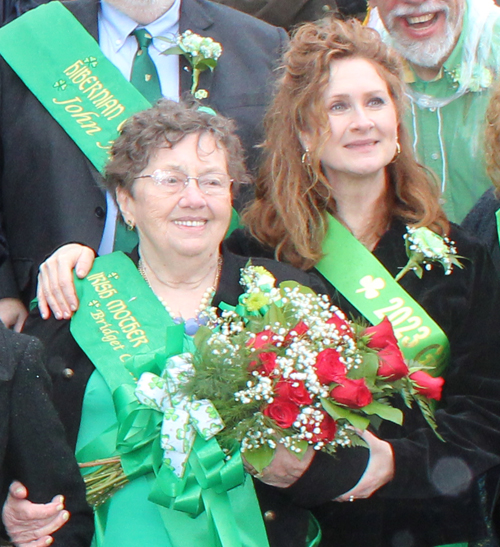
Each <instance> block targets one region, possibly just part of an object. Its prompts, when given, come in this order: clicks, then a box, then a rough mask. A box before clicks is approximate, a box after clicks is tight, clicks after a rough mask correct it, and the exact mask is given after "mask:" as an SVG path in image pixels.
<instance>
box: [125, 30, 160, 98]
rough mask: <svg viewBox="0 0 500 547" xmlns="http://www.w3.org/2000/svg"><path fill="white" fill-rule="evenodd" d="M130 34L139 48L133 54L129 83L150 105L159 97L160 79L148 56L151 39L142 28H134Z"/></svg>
mask: <svg viewBox="0 0 500 547" xmlns="http://www.w3.org/2000/svg"><path fill="white" fill-rule="evenodd" d="M132 34H133V35H134V36H135V37H136V39H137V43H138V44H139V48H138V50H137V53H136V54H135V59H134V65H133V66H132V75H131V77H130V82H131V83H132V84H133V85H134V86H135V87H136V88H137V89H138V90H139V91H140V92H141V93H142V94H143V95H144V97H146V99H147V100H148V101H150V102H151V103H155V102H156V101H157V100H158V99H159V98H160V97H161V86H160V79H159V78H158V72H157V71H156V66H155V64H154V63H153V60H152V59H151V57H150V56H149V45H150V44H151V41H152V40H153V37H152V36H151V34H149V32H148V31H147V30H146V29H144V28H136V29H135V30H134V32H132Z"/></svg>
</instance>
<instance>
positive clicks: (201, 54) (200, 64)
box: [158, 30, 222, 99]
mask: <svg viewBox="0 0 500 547" xmlns="http://www.w3.org/2000/svg"><path fill="white" fill-rule="evenodd" d="M158 38H159V39H161V40H163V41H165V42H170V43H172V42H173V40H170V39H168V38H162V37H161V36H159V37H158ZM175 44H176V45H175V46H173V47H171V48H168V49H166V50H165V51H164V52H163V55H183V56H184V57H185V58H186V59H187V60H188V61H189V64H190V65H191V70H192V71H193V81H192V84H191V93H192V94H193V95H194V96H195V97H196V98H197V99H206V98H207V97H208V91H207V90H206V89H198V82H199V79H200V74H201V73H202V72H203V71H204V70H206V69H207V68H208V69H210V70H211V71H213V70H214V68H215V67H216V66H217V61H218V59H219V57H220V56H221V54H222V46H221V45H220V44H219V43H218V42H216V41H215V40H212V38H210V37H207V36H200V35H199V34H195V33H194V32H192V31H190V30H186V31H185V32H183V33H182V34H181V35H180V36H177V38H176V40H175Z"/></svg>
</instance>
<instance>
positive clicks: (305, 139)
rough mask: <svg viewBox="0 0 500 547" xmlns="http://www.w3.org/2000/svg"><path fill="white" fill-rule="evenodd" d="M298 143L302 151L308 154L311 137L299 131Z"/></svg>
mask: <svg viewBox="0 0 500 547" xmlns="http://www.w3.org/2000/svg"><path fill="white" fill-rule="evenodd" d="M299 141H300V144H301V145H302V148H303V149H304V152H308V151H309V150H310V149H311V141H312V139H311V135H310V134H309V133H308V132H306V131H301V132H300V133H299Z"/></svg>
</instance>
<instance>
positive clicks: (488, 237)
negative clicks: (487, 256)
mask: <svg viewBox="0 0 500 547" xmlns="http://www.w3.org/2000/svg"><path fill="white" fill-rule="evenodd" d="M498 209H500V200H499V199H498V198H497V196H496V195H495V188H490V189H489V190H486V192H485V193H484V194H483V195H482V196H481V197H480V198H479V200H478V202H477V203H476V205H474V207H473V208H472V209H471V210H470V212H469V213H468V214H467V216H466V217H465V218H464V220H463V221H462V224H461V226H462V228H463V229H464V230H466V231H467V232H469V234H471V235H472V236H474V237H476V238H477V239H479V240H480V241H481V242H482V243H483V244H484V245H486V247H487V248H488V250H489V251H490V253H491V258H493V264H495V267H496V269H497V272H498V274H499V275H500V242H499V241H498V226H497V218H496V212H497V211H498Z"/></svg>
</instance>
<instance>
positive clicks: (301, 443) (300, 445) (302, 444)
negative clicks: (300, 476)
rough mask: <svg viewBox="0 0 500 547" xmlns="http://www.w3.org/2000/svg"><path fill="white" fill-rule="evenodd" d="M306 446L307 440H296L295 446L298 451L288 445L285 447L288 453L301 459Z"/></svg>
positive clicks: (307, 444)
mask: <svg viewBox="0 0 500 547" xmlns="http://www.w3.org/2000/svg"><path fill="white" fill-rule="evenodd" d="M308 446H309V443H308V442H307V441H297V442H296V443H295V447H296V448H298V449H299V450H300V452H295V451H292V450H290V449H289V448H288V447H287V449H288V451H289V452H290V454H292V455H294V456H295V457H296V458H297V459H299V460H300V461H302V458H303V457H304V456H305V454H306V450H307V447H308Z"/></svg>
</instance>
